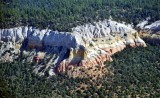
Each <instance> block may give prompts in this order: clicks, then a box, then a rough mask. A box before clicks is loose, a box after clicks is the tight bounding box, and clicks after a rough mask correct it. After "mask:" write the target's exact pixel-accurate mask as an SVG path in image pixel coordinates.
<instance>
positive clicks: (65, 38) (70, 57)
mask: <svg viewBox="0 0 160 98" xmlns="http://www.w3.org/2000/svg"><path fill="white" fill-rule="evenodd" d="M137 36H138V35H136V30H134V29H133V28H132V26H131V25H125V24H124V23H118V22H116V21H112V20H104V21H99V22H95V23H93V24H85V25H81V26H77V27H74V28H72V32H58V31H52V30H48V29H43V30H39V29H36V28H33V27H27V26H26V27H16V28H11V29H1V30H0V41H4V42H15V43H16V45H17V44H18V43H23V45H22V46H24V42H23V41H26V43H25V44H26V47H27V49H28V47H29V49H30V48H32V49H34V51H32V50H29V51H28V53H27V54H28V58H27V60H29V61H33V60H34V61H36V62H39V61H41V60H43V59H46V60H44V61H47V63H46V65H40V67H38V66H37V67H36V69H35V73H38V72H39V70H41V68H45V69H44V72H45V71H46V70H48V71H49V72H48V74H49V75H51V76H52V75H54V73H53V68H54V67H57V66H61V67H60V68H59V72H61V71H65V70H66V68H67V66H69V65H72V66H73V65H77V66H79V65H82V66H83V65H87V66H92V65H103V62H105V61H107V60H109V61H112V59H111V57H110V55H111V54H114V53H116V52H118V51H122V50H123V49H124V48H125V47H126V45H131V46H136V43H140V44H139V45H137V46H140V45H141V46H146V45H145V42H144V41H143V40H142V39H140V38H139V37H137ZM24 39H26V40H24ZM16 45H15V47H20V46H18V45H19V44H18V45H17V46H16ZM39 48H40V49H39ZM18 49H20V48H18ZM36 49H37V50H36ZM38 51H40V52H43V53H44V52H45V53H44V54H45V55H44V56H43V57H40V56H38ZM21 53H22V54H23V50H21ZM27 54H26V55H27ZM49 66H51V67H49ZM44 72H40V74H41V75H42V74H44Z"/></svg>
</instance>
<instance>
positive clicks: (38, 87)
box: [0, 44, 160, 98]
mask: <svg viewBox="0 0 160 98" xmlns="http://www.w3.org/2000/svg"><path fill="white" fill-rule="evenodd" d="M159 48H160V47H159V46H155V45H154V44H152V45H148V47H147V48H142V47H138V48H135V49H133V48H127V49H125V50H124V51H122V52H120V53H117V54H115V55H113V59H114V61H113V62H110V63H109V62H106V67H105V68H107V69H108V70H109V74H107V75H104V77H102V78H99V79H97V80H93V79H91V78H69V77H68V76H67V75H65V74H62V75H59V76H54V77H50V78H47V77H39V76H36V75H35V74H33V73H32V68H33V67H32V66H33V65H32V64H30V63H22V62H21V61H18V60H17V61H14V62H13V63H2V62H1V63H0V79H1V80H0V96H3V97H2V98H61V97H64V98H66V97H67V98H71V97H72V98H77V97H82V98H88V97H92V98H98V97H100V98H105V97H106V96H108V97H116V96H117V97H124V98H127V97H143V98H147V97H152V98H159V97H160V93H159V92H160V49H159ZM106 77H107V78H106Z"/></svg>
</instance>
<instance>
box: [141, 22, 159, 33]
mask: <svg viewBox="0 0 160 98" xmlns="http://www.w3.org/2000/svg"><path fill="white" fill-rule="evenodd" d="M144 29H147V30H151V33H156V32H159V31H160V20H158V21H156V22H154V23H152V24H150V25H147V26H145V27H144Z"/></svg>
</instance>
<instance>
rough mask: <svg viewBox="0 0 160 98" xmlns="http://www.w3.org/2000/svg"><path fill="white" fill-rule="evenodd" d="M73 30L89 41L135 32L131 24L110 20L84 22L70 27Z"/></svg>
mask: <svg viewBox="0 0 160 98" xmlns="http://www.w3.org/2000/svg"><path fill="white" fill-rule="evenodd" d="M72 30H73V32H76V33H79V34H80V35H81V36H83V37H85V38H84V40H85V41H90V40H92V39H93V38H101V37H108V36H109V35H113V34H117V33H118V34H121V36H124V33H135V32H136V31H135V30H134V29H133V28H132V27H131V25H125V24H122V23H118V22H116V21H112V20H105V21H100V22H95V23H94V24H86V25H82V26H77V27H75V28H72Z"/></svg>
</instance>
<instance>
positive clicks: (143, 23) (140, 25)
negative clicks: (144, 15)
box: [136, 20, 148, 29]
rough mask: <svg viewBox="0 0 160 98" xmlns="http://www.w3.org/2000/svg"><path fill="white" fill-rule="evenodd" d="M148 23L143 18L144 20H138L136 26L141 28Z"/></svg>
mask: <svg viewBox="0 0 160 98" xmlns="http://www.w3.org/2000/svg"><path fill="white" fill-rule="evenodd" d="M147 24H148V20H145V21H142V22H140V23H139V24H137V26H136V27H138V28H140V29H143V28H144V26H145V25H147Z"/></svg>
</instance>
